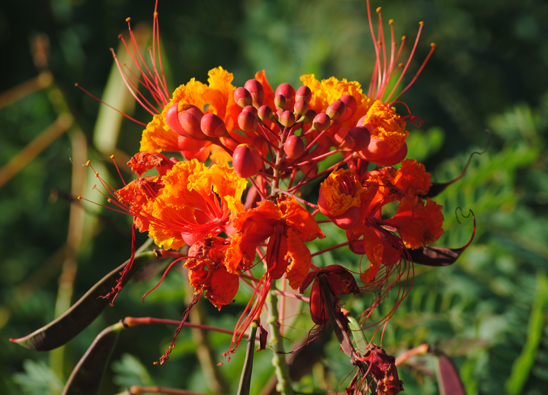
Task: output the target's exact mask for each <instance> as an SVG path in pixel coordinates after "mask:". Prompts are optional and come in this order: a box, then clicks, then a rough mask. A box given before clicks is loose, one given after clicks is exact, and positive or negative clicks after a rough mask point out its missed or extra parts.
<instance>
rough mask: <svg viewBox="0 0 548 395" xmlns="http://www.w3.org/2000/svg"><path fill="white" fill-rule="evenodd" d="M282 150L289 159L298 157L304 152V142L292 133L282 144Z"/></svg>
mask: <svg viewBox="0 0 548 395" xmlns="http://www.w3.org/2000/svg"><path fill="white" fill-rule="evenodd" d="M284 152H285V154H286V155H287V156H288V157H290V158H291V159H296V158H298V157H300V156H301V155H302V154H303V152H304V142H303V139H301V138H300V137H299V136H296V135H294V134H292V135H291V136H289V137H288V138H287V140H286V141H285V144H284Z"/></svg>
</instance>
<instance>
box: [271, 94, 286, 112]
mask: <svg viewBox="0 0 548 395" xmlns="http://www.w3.org/2000/svg"><path fill="white" fill-rule="evenodd" d="M285 102H286V99H285V96H284V95H282V94H280V93H276V96H274V105H275V106H276V108H277V109H282V110H284V109H285Z"/></svg>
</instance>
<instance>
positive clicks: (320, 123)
mask: <svg viewBox="0 0 548 395" xmlns="http://www.w3.org/2000/svg"><path fill="white" fill-rule="evenodd" d="M330 124H331V118H330V117H329V115H327V114H326V113H324V112H321V113H319V114H318V115H316V116H315V117H314V120H313V121H312V126H313V127H314V129H316V130H319V131H322V130H325V129H327V128H328V127H329V125H330Z"/></svg>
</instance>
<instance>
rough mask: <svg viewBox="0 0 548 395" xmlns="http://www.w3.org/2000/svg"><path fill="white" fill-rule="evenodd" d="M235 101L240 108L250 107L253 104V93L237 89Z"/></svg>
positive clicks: (240, 88)
mask: <svg viewBox="0 0 548 395" xmlns="http://www.w3.org/2000/svg"><path fill="white" fill-rule="evenodd" d="M234 101H235V102H236V103H237V104H238V105H239V106H240V107H245V106H250V105H251V104H253V98H252V97H251V93H249V91H248V90H247V89H245V88H242V87H239V88H236V90H235V91H234Z"/></svg>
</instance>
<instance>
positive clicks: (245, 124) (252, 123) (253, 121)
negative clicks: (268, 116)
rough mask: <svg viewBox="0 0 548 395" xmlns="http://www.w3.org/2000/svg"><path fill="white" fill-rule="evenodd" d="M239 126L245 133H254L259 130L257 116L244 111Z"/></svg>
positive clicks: (239, 119) (239, 118)
mask: <svg viewBox="0 0 548 395" xmlns="http://www.w3.org/2000/svg"><path fill="white" fill-rule="evenodd" d="M238 125H239V126H240V129H242V130H243V131H244V132H252V131H254V130H255V129H257V116H256V115H255V114H253V113H252V112H251V111H247V110H244V111H242V112H241V113H240V115H239V116H238Z"/></svg>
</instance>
